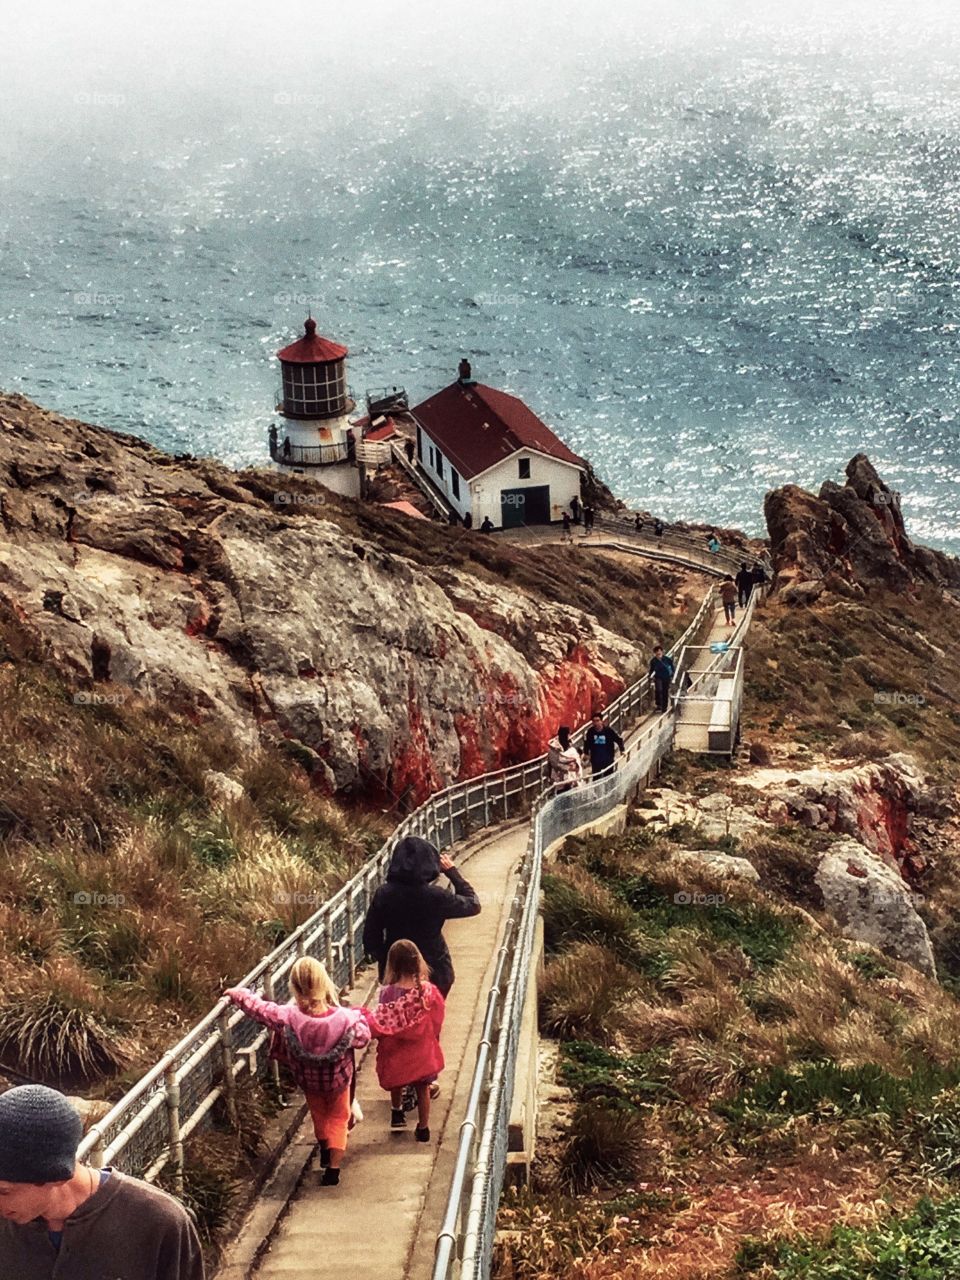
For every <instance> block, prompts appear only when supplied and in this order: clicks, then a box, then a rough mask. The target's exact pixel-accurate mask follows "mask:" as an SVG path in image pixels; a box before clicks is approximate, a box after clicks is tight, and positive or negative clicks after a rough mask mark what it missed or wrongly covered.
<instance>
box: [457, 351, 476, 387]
mask: <svg viewBox="0 0 960 1280" xmlns="http://www.w3.org/2000/svg"><path fill="white" fill-rule="evenodd" d="M472 376H473V370H472V369H471V368H470V361H469V360H468V359H467V357H466V356H464V357H463V359H462V360H461V361H460V363H459V364H458V365H457V377H458V378H459V380H460V381H461V382H470V381H471V378H472Z"/></svg>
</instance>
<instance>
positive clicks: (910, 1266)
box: [736, 1197, 960, 1280]
mask: <svg viewBox="0 0 960 1280" xmlns="http://www.w3.org/2000/svg"><path fill="white" fill-rule="evenodd" d="M958 1251H960V1198H956V1197H951V1198H950V1199H947V1200H943V1201H941V1202H940V1203H939V1204H934V1203H933V1201H931V1200H930V1199H928V1198H926V1197H924V1198H922V1199H921V1200H919V1201H918V1202H917V1204H916V1206H915V1207H914V1209H913V1211H912V1212H911V1213H910V1214H908V1215H906V1216H905V1217H897V1218H891V1219H889V1220H888V1221H887V1222H884V1223H883V1224H882V1226H879V1227H872V1228H858V1227H844V1226H837V1227H834V1229H833V1230H832V1231H831V1233H830V1235H829V1236H828V1237H827V1239H826V1240H824V1241H811V1240H806V1239H803V1238H802V1237H801V1238H799V1239H796V1240H778V1241H771V1242H766V1241H757V1240H753V1239H747V1240H745V1241H744V1242H743V1244H742V1245H741V1246H740V1249H739V1251H738V1253H737V1261H736V1268H737V1271H736V1273H737V1274H738V1275H741V1276H747V1275H754V1274H756V1273H757V1272H761V1271H762V1273H763V1275H764V1276H766V1277H769V1278H770V1280H774V1278H776V1280H947V1278H948V1277H950V1276H954V1275H956V1273H957V1257H958Z"/></svg>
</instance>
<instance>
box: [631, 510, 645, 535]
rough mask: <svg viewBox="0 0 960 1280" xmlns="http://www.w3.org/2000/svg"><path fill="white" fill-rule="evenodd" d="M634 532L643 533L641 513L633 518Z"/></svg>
mask: <svg viewBox="0 0 960 1280" xmlns="http://www.w3.org/2000/svg"><path fill="white" fill-rule="evenodd" d="M633 531H634V533H643V516H642V515H641V514H640V512H639V511H638V512H637V514H636V515H635V516H634V517H633Z"/></svg>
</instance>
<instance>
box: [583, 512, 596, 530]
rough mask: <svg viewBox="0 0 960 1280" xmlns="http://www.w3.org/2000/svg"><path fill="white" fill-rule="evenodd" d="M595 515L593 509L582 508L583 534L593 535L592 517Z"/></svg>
mask: <svg viewBox="0 0 960 1280" xmlns="http://www.w3.org/2000/svg"><path fill="white" fill-rule="evenodd" d="M595 514H596V513H595V512H594V509H593V507H584V508H583V532H584V533H593V517H594V515H595Z"/></svg>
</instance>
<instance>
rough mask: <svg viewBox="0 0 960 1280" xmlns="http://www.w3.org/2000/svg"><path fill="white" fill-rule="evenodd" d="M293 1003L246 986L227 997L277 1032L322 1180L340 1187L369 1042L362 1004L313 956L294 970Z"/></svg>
mask: <svg viewBox="0 0 960 1280" xmlns="http://www.w3.org/2000/svg"><path fill="white" fill-rule="evenodd" d="M290 990H291V992H292V995H291V999H290V1002H289V1003H288V1004H283V1005H281V1004H275V1003H274V1002H273V1001H272V1000H264V999H262V998H261V997H260V996H258V995H257V994H256V992H254V991H249V990H247V988H245V987H231V988H230V989H229V990H228V991H225V992H224V995H225V996H227V997H229V999H230V1000H232V1001H233V1003H234V1004H236V1005H239V1006H240V1008H241V1009H242V1010H243V1011H244V1013H245V1014H246V1015H247V1016H248V1017H250V1018H253V1019H255V1021H257V1022H260V1023H263V1025H264V1026H267V1027H270V1028H271V1029H272V1030H273V1033H274V1034H273V1039H272V1041H271V1044H270V1057H271V1058H273V1059H274V1060H276V1061H278V1062H282V1063H283V1064H284V1065H285V1066H286V1067H287V1068H288V1069H289V1070H290V1072H291V1074H292V1075H293V1078H294V1079H295V1080H296V1082H297V1084H298V1085H299V1086H300V1088H301V1089H302V1090H303V1092H304V1095H305V1097H306V1100H307V1106H308V1107H309V1109H310V1115H311V1117H312V1119H313V1131H314V1134H315V1135H316V1139H317V1142H318V1144H319V1148H320V1164H321V1167H322V1168H323V1176H322V1179H321V1182H322V1183H323V1185H324V1186H336V1185H337V1184H338V1183H339V1181H340V1162H341V1160H342V1159H343V1153H344V1152H345V1151H346V1148H347V1130H348V1128H349V1125H350V1090H351V1085H352V1083H353V1074H354V1058H353V1055H354V1051H355V1050H357V1049H362V1048H363V1047H364V1045H366V1044H369V1042H370V1024H369V1023H368V1021H367V1018H366V1016H365V1014H366V1011H365V1010H364V1009H361V1008H345V1007H344V1006H342V1005H341V1004H340V996H339V993H338V991H337V989H336V987H335V986H334V985H333V982H332V981H331V979H330V975H329V974H328V973H327V971H326V969H325V968H324V967H323V965H322V964H321V963H320V961H319V960H314V958H313V957H312V956H301V958H300V959H299V960H297V961H295V963H294V965H293V967H292V969H291V970H290Z"/></svg>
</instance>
